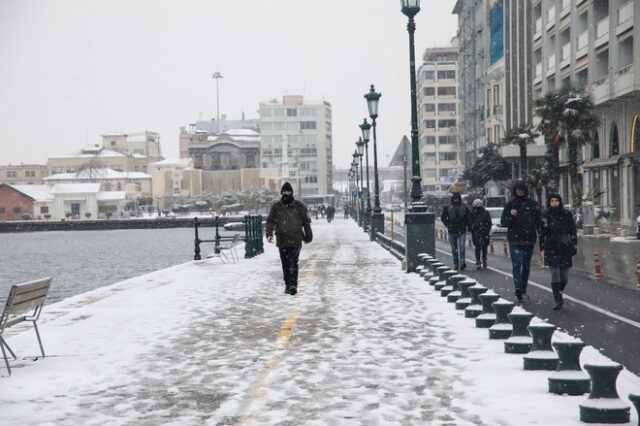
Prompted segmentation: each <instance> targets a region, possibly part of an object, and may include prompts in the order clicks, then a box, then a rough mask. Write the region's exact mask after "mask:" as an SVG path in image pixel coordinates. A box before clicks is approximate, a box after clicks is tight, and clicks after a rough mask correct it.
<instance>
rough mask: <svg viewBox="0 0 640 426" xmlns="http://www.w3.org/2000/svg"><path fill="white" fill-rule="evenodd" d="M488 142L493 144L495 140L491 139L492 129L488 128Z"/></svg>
mask: <svg viewBox="0 0 640 426" xmlns="http://www.w3.org/2000/svg"><path fill="white" fill-rule="evenodd" d="M487 142H489V143H491V142H493V138H492V137H491V127H488V128H487Z"/></svg>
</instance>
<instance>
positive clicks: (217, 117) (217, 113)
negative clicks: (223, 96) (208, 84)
mask: <svg viewBox="0 0 640 426" xmlns="http://www.w3.org/2000/svg"><path fill="white" fill-rule="evenodd" d="M211 78H213V79H214V80H215V81H216V122H217V123H218V124H217V126H218V133H220V132H222V129H221V128H220V87H219V85H218V82H219V81H220V79H221V78H224V77H223V76H222V74H220V72H219V71H216V72H214V73H213V75H212V76H211Z"/></svg>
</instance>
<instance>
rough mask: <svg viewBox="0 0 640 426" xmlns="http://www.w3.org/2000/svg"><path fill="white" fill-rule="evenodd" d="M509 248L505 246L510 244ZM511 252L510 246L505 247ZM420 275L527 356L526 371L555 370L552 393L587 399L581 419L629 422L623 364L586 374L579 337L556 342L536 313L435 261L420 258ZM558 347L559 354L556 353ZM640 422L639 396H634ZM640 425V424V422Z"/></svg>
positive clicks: (592, 366) (589, 367)
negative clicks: (620, 386)
mask: <svg viewBox="0 0 640 426" xmlns="http://www.w3.org/2000/svg"><path fill="white" fill-rule="evenodd" d="M505 247H506V244H505ZM505 250H506V248H505ZM418 258H419V263H420V264H419V266H418V267H417V269H416V272H417V273H418V274H420V276H421V277H422V278H423V279H424V280H425V281H426V282H428V284H429V285H430V286H432V287H433V288H434V290H435V291H437V292H439V293H440V296H441V297H446V298H447V302H448V303H453V304H454V306H455V309H456V310H464V316H465V318H471V319H474V321H475V326H476V327H477V328H486V329H488V332H489V339H492V340H498V339H500V340H504V343H503V344H504V352H505V353H508V354H522V355H523V369H524V370H546V371H553V373H552V374H551V375H550V376H549V378H548V390H549V392H550V393H554V394H558V395H562V394H568V395H583V394H585V393H589V396H588V398H587V399H586V400H584V401H583V402H581V403H580V406H579V410H580V420H581V421H582V422H585V423H605V424H614V423H628V422H629V421H630V414H631V408H630V407H629V406H628V405H627V404H626V403H625V402H624V401H623V400H622V399H620V397H619V396H618V392H617V388H616V380H617V377H618V375H619V373H620V371H621V370H622V366H621V365H620V364H618V363H615V362H604V363H587V364H585V365H584V369H585V370H586V373H585V372H584V371H583V370H582V369H581V368H580V353H581V352H582V349H583V348H584V346H585V344H584V343H583V342H582V341H581V340H579V339H574V340H570V341H554V342H553V343H552V342H551V339H552V337H553V334H554V333H555V331H556V326H554V325H553V324H549V323H544V322H537V323H533V324H532V323H531V320H532V319H533V314H531V313H530V312H527V311H525V310H524V309H522V308H519V307H515V305H514V304H513V303H512V302H510V301H508V300H504V299H501V298H500V296H499V295H498V294H496V293H495V292H494V291H493V290H489V289H488V288H487V287H485V286H483V285H481V284H479V283H478V282H477V281H476V280H474V279H472V278H469V277H467V276H466V275H462V274H458V272H456V271H454V270H452V269H451V268H449V267H448V266H446V265H445V264H444V263H442V262H441V261H440V260H438V259H436V258H435V257H433V256H431V255H429V254H426V253H423V254H420V255H419V256H418ZM554 349H555V351H554ZM629 400H630V401H631V402H632V403H633V405H634V406H635V408H636V410H637V411H638V415H639V418H640V395H636V394H630V395H629ZM638 424H639V426H640V420H639V423H638Z"/></svg>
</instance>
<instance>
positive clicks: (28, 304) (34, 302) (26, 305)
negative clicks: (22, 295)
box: [5, 296, 45, 315]
mask: <svg viewBox="0 0 640 426" xmlns="http://www.w3.org/2000/svg"><path fill="white" fill-rule="evenodd" d="M44 299H45V296H40V297H36V298H33V299H29V300H25V301H24V302H20V303H14V304H13V306H11V310H10V311H9V312H6V308H5V315H16V314H20V313H22V312H24V311H26V310H28V309H31V308H35V307H36V306H38V305H41V304H43V303H44Z"/></svg>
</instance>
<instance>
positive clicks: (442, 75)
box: [438, 70, 456, 80]
mask: <svg viewBox="0 0 640 426" xmlns="http://www.w3.org/2000/svg"><path fill="white" fill-rule="evenodd" d="M455 78H456V72H455V71H454V70H449V71H438V80H452V79H455Z"/></svg>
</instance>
